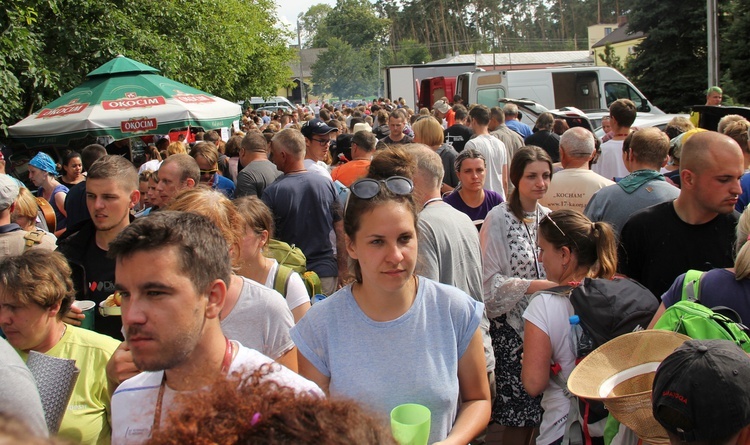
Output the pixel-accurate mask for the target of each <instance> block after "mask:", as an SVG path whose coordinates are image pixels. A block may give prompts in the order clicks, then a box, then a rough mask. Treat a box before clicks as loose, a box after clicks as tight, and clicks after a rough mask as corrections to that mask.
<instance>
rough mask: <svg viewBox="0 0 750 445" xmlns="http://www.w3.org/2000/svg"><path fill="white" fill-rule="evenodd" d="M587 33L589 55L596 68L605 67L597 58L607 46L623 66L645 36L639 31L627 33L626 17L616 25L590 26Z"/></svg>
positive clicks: (621, 18)
mask: <svg viewBox="0 0 750 445" xmlns="http://www.w3.org/2000/svg"><path fill="white" fill-rule="evenodd" d="M588 32H589V45H590V46H591V48H590V50H591V55H592V57H593V58H594V63H595V64H596V65H597V66H606V64H605V63H604V62H603V61H602V59H601V58H600V57H599V56H600V55H604V50H605V48H606V47H607V44H609V45H610V46H611V47H612V49H613V50H614V55H615V56H617V57H619V58H620V63H622V64H625V62H626V60H627V59H628V57H631V56H632V55H633V54H634V53H635V47H636V46H637V45H638V44H639V43H641V42H642V41H643V39H645V38H646V35H645V34H643V33H642V32H640V31H639V32H635V33H631V32H630V31H629V29H628V21H627V18H626V17H620V19H619V20H618V23H617V24H616V25H615V24H598V25H591V26H589V28H588ZM597 39H598V40H597ZM592 42H595V43H592Z"/></svg>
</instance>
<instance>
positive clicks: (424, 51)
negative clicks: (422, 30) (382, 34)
mask: <svg viewBox="0 0 750 445" xmlns="http://www.w3.org/2000/svg"><path fill="white" fill-rule="evenodd" d="M430 60H432V57H431V56H430V50H429V49H428V48H427V46H426V45H425V44H423V43H419V42H417V41H416V40H413V39H405V40H402V41H400V42H398V47H397V49H396V51H395V52H394V54H393V56H392V60H391V61H390V62H389V65H413V64H417V63H427V62H429V61H430Z"/></svg>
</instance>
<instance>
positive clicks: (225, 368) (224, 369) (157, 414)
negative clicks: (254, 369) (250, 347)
mask: <svg viewBox="0 0 750 445" xmlns="http://www.w3.org/2000/svg"><path fill="white" fill-rule="evenodd" d="M224 340H226V342H227V348H226V351H225V352H224V360H222V362H221V373H222V374H224V375H226V374H227V373H229V367H230V366H231V365H232V356H233V355H234V344H233V343H232V342H231V341H229V339H228V338H226V337H224ZM166 386H167V373H166V371H165V372H164V374H163V375H162V378H161V385H160V386H159V395H158V396H156V408H155V409H154V423H153V425H151V434H154V432H155V431H156V430H157V429H158V428H159V423H161V406H162V401H163V400H164V389H165V388H166Z"/></svg>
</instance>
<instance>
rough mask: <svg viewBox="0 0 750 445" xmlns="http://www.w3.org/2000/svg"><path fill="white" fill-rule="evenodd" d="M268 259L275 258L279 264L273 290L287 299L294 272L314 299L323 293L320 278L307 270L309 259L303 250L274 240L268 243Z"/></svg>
mask: <svg viewBox="0 0 750 445" xmlns="http://www.w3.org/2000/svg"><path fill="white" fill-rule="evenodd" d="M265 255H266V257H268V258H273V259H275V260H276V261H277V262H278V263H279V268H278V269H277V270H276V276H275V277H274V278H273V288H274V290H276V292H278V293H280V294H281V295H282V296H284V298H286V291H287V287H288V286H289V278H290V277H291V276H292V272H297V273H298V274H299V275H300V277H302V281H303V282H304V283H305V287H306V288H307V294H308V295H309V296H310V297H311V298H312V297H314V296H315V295H317V294H320V293H322V291H323V287H322V285H321V284H320V277H319V276H318V274H317V273H315V272H313V271H311V270H307V258H306V257H305V254H304V253H302V250H301V249H300V248H299V247H297V246H295V245H294V244H292V245H289V244H287V243H285V242H284V241H279V240H276V239H272V240H271V241H269V243H268V250H267V252H266V254H265Z"/></svg>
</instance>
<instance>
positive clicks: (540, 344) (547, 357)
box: [521, 210, 617, 445]
mask: <svg viewBox="0 0 750 445" xmlns="http://www.w3.org/2000/svg"><path fill="white" fill-rule="evenodd" d="M539 261H543V262H544V268H545V270H546V271H547V277H548V278H549V279H550V280H552V281H556V282H558V283H570V284H571V285H575V283H579V282H581V281H582V280H583V279H584V278H586V277H590V278H607V279H610V278H612V277H613V276H614V274H615V271H616V270H617V246H616V243H615V234H614V231H613V230H612V226H610V225H609V224H607V223H604V222H597V223H592V222H591V220H589V219H588V218H586V217H585V216H584V215H583V214H582V213H580V212H578V211H575V210H557V211H554V212H552V213H549V214H548V215H547V216H545V217H544V218H543V219H542V220H541V222H540V223H539ZM571 315H573V306H572V305H571V304H570V300H568V298H567V296H565V295H561V294H558V293H545V292H544V291H541V292H538V293H537V294H536V295H535V296H534V298H533V299H532V300H531V303H529V307H528V308H527V309H526V312H524V314H523V318H524V319H525V328H524V341H523V349H524V355H523V369H522V371H521V379H522V381H523V386H524V388H525V389H526V391H527V392H528V393H529V394H531V395H532V396H537V395H539V394H542V393H543V394H544V396H543V398H542V408H544V416H543V417H542V425H541V427H540V428H539V437H538V438H537V440H536V443H537V444H539V445H549V444H554V443H559V442H560V441H561V440H562V438H563V435H564V433H565V418H566V416H567V415H568V410H569V407H570V402H569V401H568V399H567V398H566V397H565V395H564V394H563V391H562V389H561V388H560V387H559V386H558V385H557V383H555V382H554V381H552V380H551V379H550V363H557V364H559V365H560V366H561V368H562V371H561V376H562V378H563V380H565V381H567V379H568V376H569V375H570V372H571V371H572V370H573V367H574V366H575V359H576V358H575V354H574V353H573V350H572V347H571V342H570V335H569V332H570V322H569V317H570V316H571Z"/></svg>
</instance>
